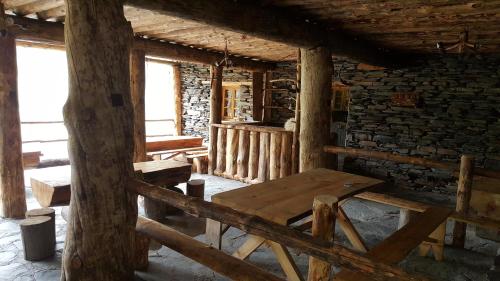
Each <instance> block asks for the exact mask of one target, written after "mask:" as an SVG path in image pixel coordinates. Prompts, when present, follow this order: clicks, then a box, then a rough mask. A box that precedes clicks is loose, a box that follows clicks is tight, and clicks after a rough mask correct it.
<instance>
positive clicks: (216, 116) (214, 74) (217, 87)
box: [208, 65, 223, 175]
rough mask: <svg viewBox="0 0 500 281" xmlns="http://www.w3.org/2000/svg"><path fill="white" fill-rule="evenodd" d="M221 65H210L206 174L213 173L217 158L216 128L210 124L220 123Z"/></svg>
mask: <svg viewBox="0 0 500 281" xmlns="http://www.w3.org/2000/svg"><path fill="white" fill-rule="evenodd" d="M222 71H223V67H222V66H214V65H212V66H211V67H210V79H211V81H210V87H211V88H210V120H209V126H210V127H209V146H208V174H209V175H213V172H214V170H215V167H216V166H217V164H216V160H215V159H216V158H217V128H215V127H212V126H211V125H212V124H220V123H222Z"/></svg>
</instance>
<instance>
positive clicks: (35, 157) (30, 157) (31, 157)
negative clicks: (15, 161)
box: [23, 151, 43, 169]
mask: <svg viewBox="0 0 500 281" xmlns="http://www.w3.org/2000/svg"><path fill="white" fill-rule="evenodd" d="M40 156H43V154H42V152H41V151H26V152H23V167H24V169H28V168H33V167H37V166H38V165H39V164H40Z"/></svg>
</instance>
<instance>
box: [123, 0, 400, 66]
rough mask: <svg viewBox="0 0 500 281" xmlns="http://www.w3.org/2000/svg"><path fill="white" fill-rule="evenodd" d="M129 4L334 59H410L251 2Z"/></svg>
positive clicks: (143, 0)
mask: <svg viewBox="0 0 500 281" xmlns="http://www.w3.org/2000/svg"><path fill="white" fill-rule="evenodd" d="M125 3H126V5H128V6H132V7H135V8H139V9H145V10H150V11H153V12H156V13H159V14H163V15H168V16H173V17H178V18H183V19H186V20H193V21H197V22H201V23H204V24H208V25H211V26H214V27H219V28H223V29H226V30H230V31H234V32H238V33H242V34H247V35H251V36H255V37H259V38H262V39H266V40H271V41H275V42H281V43H285V44H288V45H291V46H293V47H299V48H314V47H317V46H328V47H329V48H330V49H331V51H332V53H333V55H336V56H347V57H350V58H353V59H355V60H358V61H361V62H366V63H369V64H372V65H380V66H395V65H400V64H404V63H405V61H409V58H408V57H403V56H401V54H399V53H398V52H396V51H391V50H388V49H385V48H383V47H381V46H380V45H376V44H374V43H373V42H372V41H368V40H366V39H364V38H361V37H359V36H353V35H350V34H347V33H345V32H344V31H340V30H331V29H327V28H324V27H322V26H321V25H319V24H315V23H312V22H308V21H306V20H305V19H299V18H297V17H293V16H290V15H289V14H290V13H289V11H287V10H286V9H280V8H276V7H271V6H266V7H260V6H259V5H258V4H252V3H250V2H249V1H233V0H213V1H204V0H193V1H185V0H125Z"/></svg>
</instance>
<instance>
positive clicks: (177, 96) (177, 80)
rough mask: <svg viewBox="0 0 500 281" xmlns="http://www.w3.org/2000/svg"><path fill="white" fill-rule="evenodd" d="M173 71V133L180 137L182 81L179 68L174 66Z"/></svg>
mask: <svg viewBox="0 0 500 281" xmlns="http://www.w3.org/2000/svg"><path fill="white" fill-rule="evenodd" d="M173 70H174V104H175V132H176V133H177V135H178V136H182V79H181V67H180V65H178V64H176V65H174V66H173Z"/></svg>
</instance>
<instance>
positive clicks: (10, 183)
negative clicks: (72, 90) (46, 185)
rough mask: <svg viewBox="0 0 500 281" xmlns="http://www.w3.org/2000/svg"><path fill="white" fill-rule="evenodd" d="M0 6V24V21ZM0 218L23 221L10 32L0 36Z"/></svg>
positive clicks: (0, 12) (13, 49)
mask: <svg viewBox="0 0 500 281" xmlns="http://www.w3.org/2000/svg"><path fill="white" fill-rule="evenodd" d="M3 16H4V15H3V4H2V3H0V21H2V20H3ZM0 124H1V125H0V216H1V217H5V218H24V213H25V212H26V195H25V191H24V174H23V172H24V171H23V154H22V144H21V123H20V120H19V102H18V96H17V61H16V42H15V38H14V35H13V34H11V33H10V32H6V33H5V34H3V35H2V34H0Z"/></svg>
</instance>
